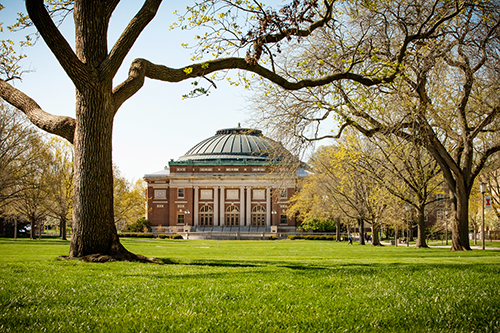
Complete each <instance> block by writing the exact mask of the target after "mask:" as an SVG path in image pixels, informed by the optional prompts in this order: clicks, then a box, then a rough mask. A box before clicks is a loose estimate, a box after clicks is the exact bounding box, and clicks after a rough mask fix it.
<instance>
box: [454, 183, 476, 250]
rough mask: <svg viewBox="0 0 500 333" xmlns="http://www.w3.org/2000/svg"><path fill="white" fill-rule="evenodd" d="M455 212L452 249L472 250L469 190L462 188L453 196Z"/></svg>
mask: <svg viewBox="0 0 500 333" xmlns="http://www.w3.org/2000/svg"><path fill="white" fill-rule="evenodd" d="M451 204H452V207H453V210H454V212H455V214H454V216H453V221H452V226H451V227H452V241H451V250H452V251H470V250H471V248H470V245H469V191H467V190H466V189H460V188H459V186H458V185H457V192H456V193H454V197H452V198H451Z"/></svg>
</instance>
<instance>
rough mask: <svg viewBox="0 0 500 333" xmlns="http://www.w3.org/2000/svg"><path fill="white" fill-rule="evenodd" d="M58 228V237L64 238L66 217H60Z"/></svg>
mask: <svg viewBox="0 0 500 333" xmlns="http://www.w3.org/2000/svg"><path fill="white" fill-rule="evenodd" d="M59 230H60V235H59V236H60V237H61V239H62V240H66V219H65V218H62V219H61V220H60V221H59Z"/></svg>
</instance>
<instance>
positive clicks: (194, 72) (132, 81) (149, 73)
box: [113, 58, 396, 109]
mask: <svg viewBox="0 0 500 333" xmlns="http://www.w3.org/2000/svg"><path fill="white" fill-rule="evenodd" d="M227 69H241V70H246V71H249V72H253V73H255V74H258V75H260V76H262V77H264V78H266V79H268V80H269V81H271V82H273V83H275V84H277V85H279V86H280V87H282V88H284V89H286V90H298V89H301V88H305V87H318V86H322V85H325V84H328V83H332V82H335V81H340V80H351V81H355V82H359V83H361V84H363V85H365V86H367V87H368V86H373V85H377V84H380V83H383V82H385V83H390V82H392V81H394V79H395V78H396V74H391V75H389V76H387V77H378V78H370V77H366V76H363V75H360V74H356V73H334V74H330V75H326V76H324V77H321V78H317V79H305V80H300V81H296V82H291V81H288V80H286V79H285V78H283V77H282V76H280V75H278V74H276V73H274V72H272V71H271V70H269V69H267V68H265V67H263V66H261V65H258V64H257V65H252V64H249V63H248V62H247V61H246V60H245V59H243V58H223V59H215V60H211V61H207V62H203V63H198V64H193V65H191V66H186V67H183V68H170V67H167V66H163V65H156V64H153V63H151V62H149V61H148V60H145V59H136V60H134V61H133V62H132V65H131V66H130V69H129V77H128V78H127V80H125V81H124V82H122V83H121V84H120V85H118V86H117V87H116V88H115V89H113V93H114V95H115V105H116V108H117V109H118V108H119V106H120V105H121V104H122V103H123V102H125V101H126V100H127V99H129V98H130V97H131V96H132V95H134V94H135V93H136V92H137V91H138V90H139V89H140V88H141V87H142V86H143V84H144V79H145V78H146V77H147V78H150V79H155V80H161V81H166V82H180V81H184V80H187V79H192V78H196V77H201V76H204V75H207V74H210V73H213V72H216V71H221V70H227Z"/></svg>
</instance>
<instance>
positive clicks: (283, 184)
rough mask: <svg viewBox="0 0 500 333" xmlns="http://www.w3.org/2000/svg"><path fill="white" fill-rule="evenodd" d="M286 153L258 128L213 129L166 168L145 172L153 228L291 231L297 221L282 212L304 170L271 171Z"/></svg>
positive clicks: (197, 230)
mask: <svg viewBox="0 0 500 333" xmlns="http://www.w3.org/2000/svg"><path fill="white" fill-rule="evenodd" d="M290 157H291V155H290V153H289V152H288V151H286V150H285V149H284V148H283V147H282V146H281V145H279V144H277V143H276V142H274V141H273V140H271V139H269V138H267V137H265V136H263V135H262V132H261V131H259V130H253V129H245V128H239V127H238V128H230V129H223V130H219V131H217V133H216V134H215V135H214V136H212V137H210V138H208V139H206V140H203V141H202V142H200V143H198V144H197V145H195V146H194V147H193V148H192V149H190V150H189V151H188V152H187V153H186V154H185V155H183V156H181V157H180V158H179V159H178V160H176V161H174V160H171V161H170V162H169V165H168V167H166V168H165V170H161V171H159V172H156V173H152V174H146V175H145V176H144V179H145V180H146V181H147V183H148V190H147V191H148V192H147V195H148V200H147V218H148V219H149V221H150V222H151V225H152V227H153V231H154V232H162V230H161V229H164V232H191V233H193V232H195V233H203V232H214V231H218V232H239V233H244V232H271V231H273V232H286V231H294V230H295V227H296V221H295V219H289V218H287V216H286V213H285V212H286V209H287V207H288V200H289V199H290V198H291V196H292V195H293V194H294V193H295V182H296V179H297V177H298V176H299V175H303V174H304V171H303V170H302V169H299V170H298V171H297V170H294V172H289V173H287V174H285V175H283V173H281V174H280V177H277V176H273V175H275V174H273V173H271V172H272V171H273V170H275V169H274V168H276V166H277V165H280V163H282V162H283V161H284V160H285V159H287V158H290ZM278 178H279V179H278ZM160 226H161V227H160ZM158 229H160V231H159V230H158Z"/></svg>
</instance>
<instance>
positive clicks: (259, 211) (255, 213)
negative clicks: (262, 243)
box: [252, 206, 266, 227]
mask: <svg viewBox="0 0 500 333" xmlns="http://www.w3.org/2000/svg"><path fill="white" fill-rule="evenodd" d="M265 225H266V209H265V208H264V207H262V206H255V207H254V208H253V209H252V226H255V227H259V226H265Z"/></svg>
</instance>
